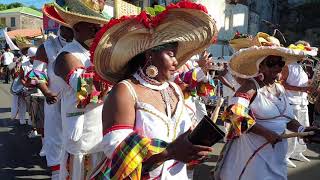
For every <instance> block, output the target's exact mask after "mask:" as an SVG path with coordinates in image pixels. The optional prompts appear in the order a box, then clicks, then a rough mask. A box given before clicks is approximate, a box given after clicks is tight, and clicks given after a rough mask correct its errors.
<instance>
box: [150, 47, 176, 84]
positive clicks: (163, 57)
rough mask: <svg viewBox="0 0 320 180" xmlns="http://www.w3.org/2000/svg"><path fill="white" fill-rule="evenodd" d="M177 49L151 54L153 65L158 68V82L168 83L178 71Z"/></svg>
mask: <svg viewBox="0 0 320 180" xmlns="http://www.w3.org/2000/svg"><path fill="white" fill-rule="evenodd" d="M176 52H177V48H176V47H175V48H170V49H166V50H163V51H160V52H156V53H151V59H152V64H153V65H154V66H156V67H157V68H158V71H159V72H158V75H157V76H156V79H157V80H158V81H168V80H170V79H171V77H172V76H173V75H174V73H175V72H176V70H177V65H178V62H177V59H176Z"/></svg>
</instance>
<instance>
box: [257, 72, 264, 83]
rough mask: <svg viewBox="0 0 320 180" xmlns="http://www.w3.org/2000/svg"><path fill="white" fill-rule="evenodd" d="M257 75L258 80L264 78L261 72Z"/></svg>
mask: <svg viewBox="0 0 320 180" xmlns="http://www.w3.org/2000/svg"><path fill="white" fill-rule="evenodd" d="M257 77H258V79H259V80H260V81H263V80H264V75H263V74H262V73H259V74H258V76H257Z"/></svg>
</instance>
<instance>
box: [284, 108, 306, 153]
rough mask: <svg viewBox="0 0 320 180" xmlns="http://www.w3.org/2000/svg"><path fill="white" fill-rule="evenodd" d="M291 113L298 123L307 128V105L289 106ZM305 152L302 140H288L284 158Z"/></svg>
mask: <svg viewBox="0 0 320 180" xmlns="http://www.w3.org/2000/svg"><path fill="white" fill-rule="evenodd" d="M291 108H292V110H293V113H294V115H295V117H296V118H297V120H298V121H299V123H300V124H301V125H303V126H305V127H307V126H309V114H308V106H307V105H291ZM306 150H307V146H306V145H305V143H304V142H303V140H302V139H298V138H289V139H288V153H287V155H286V158H290V157H291V156H292V155H296V154H299V153H303V152H304V151H306Z"/></svg>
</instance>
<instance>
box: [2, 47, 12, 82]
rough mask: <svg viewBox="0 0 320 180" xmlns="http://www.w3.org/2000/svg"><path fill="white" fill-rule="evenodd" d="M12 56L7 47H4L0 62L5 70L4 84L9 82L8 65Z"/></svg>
mask: <svg viewBox="0 0 320 180" xmlns="http://www.w3.org/2000/svg"><path fill="white" fill-rule="evenodd" d="M13 58H14V55H13V54H12V53H11V52H10V48H9V46H6V47H5V52H4V53H3V55H2V58H1V61H2V62H3V66H4V70H5V83H7V84H9V81H10V70H9V68H8V66H9V64H11V63H13Z"/></svg>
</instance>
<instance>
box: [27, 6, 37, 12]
mask: <svg viewBox="0 0 320 180" xmlns="http://www.w3.org/2000/svg"><path fill="white" fill-rule="evenodd" d="M29 8H31V9H34V10H37V11H39V9H38V8H37V7H35V6H34V5H31V6H29Z"/></svg>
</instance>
